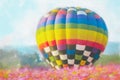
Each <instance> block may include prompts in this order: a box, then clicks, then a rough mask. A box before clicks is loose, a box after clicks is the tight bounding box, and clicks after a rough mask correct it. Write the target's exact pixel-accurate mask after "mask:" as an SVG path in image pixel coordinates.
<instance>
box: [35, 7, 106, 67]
mask: <svg viewBox="0 0 120 80" xmlns="http://www.w3.org/2000/svg"><path fill="white" fill-rule="evenodd" d="M36 40H37V44H38V47H39V49H40V51H41V53H42V54H43V56H44V58H45V60H46V61H47V62H48V63H49V64H50V65H51V66H52V67H54V68H56V69H60V68H64V67H77V68H78V67H79V66H84V65H92V64H93V63H94V62H96V60H98V59H99V57H100V54H101V52H103V51H104V49H105V46H106V44H107V40H108V31H107V28H106V25H105V22H104V20H103V19H102V18H101V17H100V16H99V15H98V14H96V13H95V12H93V11H91V10H88V9H85V8H79V7H67V8H57V9H54V10H52V11H50V12H48V13H47V14H46V15H45V16H43V17H42V18H41V20H40V21H39V24H38V28H37V32H36Z"/></svg>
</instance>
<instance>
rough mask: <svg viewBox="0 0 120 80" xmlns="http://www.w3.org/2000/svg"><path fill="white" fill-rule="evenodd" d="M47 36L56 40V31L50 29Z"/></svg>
mask: <svg viewBox="0 0 120 80" xmlns="http://www.w3.org/2000/svg"><path fill="white" fill-rule="evenodd" d="M46 37H47V40H48V41H53V40H55V32H54V30H48V31H46Z"/></svg>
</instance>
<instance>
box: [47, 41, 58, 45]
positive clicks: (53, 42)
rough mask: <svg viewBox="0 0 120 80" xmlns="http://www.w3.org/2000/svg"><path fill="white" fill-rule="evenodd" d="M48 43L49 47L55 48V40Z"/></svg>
mask: <svg viewBox="0 0 120 80" xmlns="http://www.w3.org/2000/svg"><path fill="white" fill-rule="evenodd" d="M48 43H49V46H55V45H56V41H55V40H53V41H49V42H48Z"/></svg>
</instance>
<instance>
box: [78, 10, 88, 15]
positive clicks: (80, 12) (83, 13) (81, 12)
mask: <svg viewBox="0 0 120 80" xmlns="http://www.w3.org/2000/svg"><path fill="white" fill-rule="evenodd" d="M80 14H82V15H87V14H86V13H85V12H84V11H78V12H77V15H80Z"/></svg>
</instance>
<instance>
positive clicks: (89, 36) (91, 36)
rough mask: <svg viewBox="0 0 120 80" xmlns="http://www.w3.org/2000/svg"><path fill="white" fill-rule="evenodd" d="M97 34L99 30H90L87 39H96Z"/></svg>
mask: <svg viewBox="0 0 120 80" xmlns="http://www.w3.org/2000/svg"><path fill="white" fill-rule="evenodd" d="M91 33H92V35H91ZM97 36H98V35H97V32H95V31H90V30H88V31H87V40H90V41H96V38H97Z"/></svg>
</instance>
